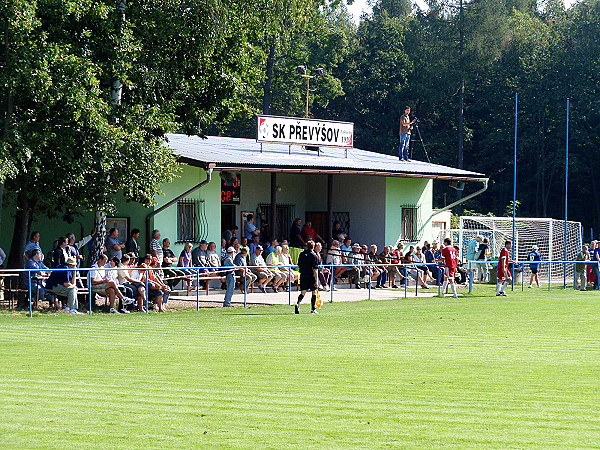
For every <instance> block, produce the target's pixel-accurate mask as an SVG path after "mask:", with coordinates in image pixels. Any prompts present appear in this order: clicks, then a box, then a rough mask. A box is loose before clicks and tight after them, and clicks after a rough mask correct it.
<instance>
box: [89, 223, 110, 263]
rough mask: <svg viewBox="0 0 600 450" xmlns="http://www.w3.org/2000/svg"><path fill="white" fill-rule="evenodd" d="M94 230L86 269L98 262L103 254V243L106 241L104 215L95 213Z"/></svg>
mask: <svg viewBox="0 0 600 450" xmlns="http://www.w3.org/2000/svg"><path fill="white" fill-rule="evenodd" d="M94 229H95V230H96V235H95V236H94V242H93V244H92V251H91V252H90V256H89V258H88V267H91V266H92V264H96V263H97V262H98V258H99V257H100V255H101V254H102V253H103V252H104V241H105V239H106V214H104V213H101V212H98V211H96V219H95V221H94Z"/></svg>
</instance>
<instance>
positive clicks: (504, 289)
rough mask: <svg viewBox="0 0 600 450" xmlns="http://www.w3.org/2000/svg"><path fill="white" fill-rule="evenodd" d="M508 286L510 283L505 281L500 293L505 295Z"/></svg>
mask: <svg viewBox="0 0 600 450" xmlns="http://www.w3.org/2000/svg"><path fill="white" fill-rule="evenodd" d="M507 285H508V281H505V282H504V283H502V288H501V289H500V291H501V292H502V293H503V294H504V293H505V292H506V286H507Z"/></svg>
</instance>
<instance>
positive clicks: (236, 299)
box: [169, 284, 464, 307]
mask: <svg viewBox="0 0 600 450" xmlns="http://www.w3.org/2000/svg"><path fill="white" fill-rule="evenodd" d="M460 291H463V292H464V288H463V289H460V290H459V292H460ZM298 294H299V291H297V290H296V289H295V288H294V289H293V290H292V292H291V293H288V292H278V293H274V292H273V290H272V289H268V290H267V293H266V294H263V293H262V292H260V291H259V290H258V289H257V288H255V289H254V293H248V294H247V295H246V304H247V305H288V304H290V302H291V303H292V304H293V303H295V302H296V300H297V299H298ZM437 294H438V288H437V286H431V287H430V288H429V289H421V288H419V291H418V295H416V296H415V291H414V287H411V288H410V289H409V290H408V291H407V292H406V297H407V298H415V297H422V298H428V297H434V296H436V295H437ZM224 296H225V291H223V290H221V289H219V288H211V289H210V291H209V295H206V291H204V290H201V291H200V292H199V296H198V298H199V300H200V306H201V307H202V306H209V305H210V306H215V305H216V304H220V303H222V302H223V298H224ZM404 296H405V291H404V289H371V293H370V296H369V290H368V289H355V288H350V287H349V286H348V285H347V284H345V285H340V286H338V290H336V291H333V301H334V302H356V301H361V300H367V299H369V298H370V299H371V300H392V299H395V298H404ZM321 298H322V299H323V302H324V303H326V302H329V301H330V300H331V299H332V295H331V292H326V291H321ZM171 300H173V301H176V302H181V303H183V304H185V305H186V306H191V305H192V304H193V305H195V304H196V294H195V292H193V293H192V295H189V296H187V295H185V292H182V291H175V293H174V294H172V295H171V296H170V298H169V302H171ZM232 303H234V304H236V305H240V304H241V305H243V304H244V294H241V293H240V292H239V290H237V289H236V291H235V293H234V295H233V299H232ZM305 303H309V304H310V293H307V294H306V296H305V297H304V300H303V304H305Z"/></svg>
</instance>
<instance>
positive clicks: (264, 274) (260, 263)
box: [250, 245, 277, 294]
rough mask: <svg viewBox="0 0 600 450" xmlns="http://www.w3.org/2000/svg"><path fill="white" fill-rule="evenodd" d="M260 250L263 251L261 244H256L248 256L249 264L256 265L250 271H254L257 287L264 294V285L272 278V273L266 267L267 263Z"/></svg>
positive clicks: (265, 290) (265, 291)
mask: <svg viewBox="0 0 600 450" xmlns="http://www.w3.org/2000/svg"><path fill="white" fill-rule="evenodd" d="M262 252H263V248H262V245H257V246H256V249H255V250H254V254H253V255H252V257H251V258H250V265H251V266H257V267H255V268H253V269H252V272H254V275H256V277H257V280H258V288H259V289H260V290H261V291H262V292H263V293H265V294H266V293H267V289H266V286H267V284H269V282H270V281H271V280H272V279H273V276H274V275H273V274H272V273H271V271H270V270H269V268H268V267H267V264H266V263H265V260H264V259H263V257H262ZM275 292H277V291H276V290H275Z"/></svg>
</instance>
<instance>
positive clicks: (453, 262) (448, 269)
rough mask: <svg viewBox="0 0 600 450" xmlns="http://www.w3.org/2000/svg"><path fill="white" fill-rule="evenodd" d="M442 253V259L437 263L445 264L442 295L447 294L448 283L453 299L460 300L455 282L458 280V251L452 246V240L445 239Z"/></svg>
mask: <svg viewBox="0 0 600 450" xmlns="http://www.w3.org/2000/svg"><path fill="white" fill-rule="evenodd" d="M441 253H442V258H440V259H438V260H437V261H436V262H443V263H444V284H443V285H442V294H443V293H444V292H446V288H447V287H448V283H450V287H451V288H452V297H453V298H458V293H457V292H456V283H455V282H454V279H455V278H456V269H457V267H458V252H457V251H456V248H454V247H453V246H452V240H451V239H450V238H446V239H444V248H443V249H442V252H441Z"/></svg>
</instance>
